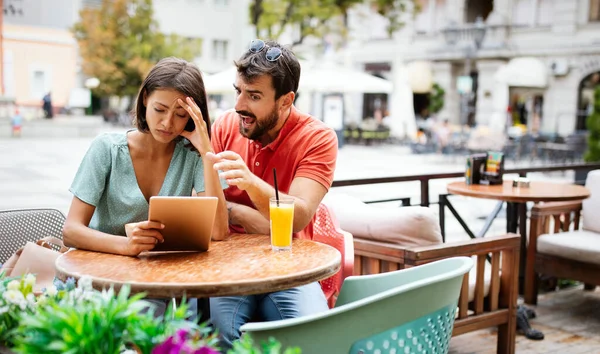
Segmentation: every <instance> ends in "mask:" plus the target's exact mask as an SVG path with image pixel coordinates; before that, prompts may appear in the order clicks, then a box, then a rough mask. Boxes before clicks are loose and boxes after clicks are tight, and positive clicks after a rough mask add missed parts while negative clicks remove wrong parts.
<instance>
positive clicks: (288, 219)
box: [269, 197, 294, 251]
mask: <svg viewBox="0 0 600 354" xmlns="http://www.w3.org/2000/svg"><path fill="white" fill-rule="evenodd" d="M269 213H270V216H271V247H272V248H273V251H288V250H291V249H292V230H293V226H294V199H292V198H279V202H277V198H275V197H272V198H271V199H269Z"/></svg>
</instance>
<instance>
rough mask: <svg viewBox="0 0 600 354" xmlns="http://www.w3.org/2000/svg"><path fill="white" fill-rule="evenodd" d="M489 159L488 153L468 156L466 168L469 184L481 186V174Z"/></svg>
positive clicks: (466, 178) (466, 177) (466, 179)
mask: <svg viewBox="0 0 600 354" xmlns="http://www.w3.org/2000/svg"><path fill="white" fill-rule="evenodd" d="M486 159H487V154H486V153H480V154H473V155H469V156H467V165H466V168H465V182H466V183H467V184H479V183H480V181H481V174H482V172H483V167H484V165H485V161H486Z"/></svg>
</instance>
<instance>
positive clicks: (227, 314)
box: [210, 282, 329, 350]
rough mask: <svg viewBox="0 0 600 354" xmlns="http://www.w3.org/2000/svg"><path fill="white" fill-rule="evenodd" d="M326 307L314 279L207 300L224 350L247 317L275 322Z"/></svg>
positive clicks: (325, 308)
mask: <svg viewBox="0 0 600 354" xmlns="http://www.w3.org/2000/svg"><path fill="white" fill-rule="evenodd" d="M328 309H329V308H328V307H327V300H326V299H325V295H324V294H323V290H321V286H320V285H319V283H318V282H315V283H311V284H308V285H303V286H300V287H297V288H292V289H287V290H282V291H278V292H274V293H267V294H259V295H248V296H227V297H215V298H211V299H210V314H211V322H212V324H213V326H214V327H215V328H216V329H218V331H219V333H220V335H221V348H222V349H224V350H228V349H229V348H231V345H232V342H233V341H235V340H236V339H238V338H240V335H241V333H240V327H241V326H242V325H243V324H245V323H247V322H249V321H250V320H251V319H259V320H261V321H276V320H282V319H286V318H295V317H301V316H306V315H310V314H314V313H318V312H323V311H327V310H328Z"/></svg>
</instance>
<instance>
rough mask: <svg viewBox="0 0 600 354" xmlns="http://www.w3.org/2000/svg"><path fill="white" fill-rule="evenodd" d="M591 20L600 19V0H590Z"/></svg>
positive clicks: (596, 20)
mask: <svg viewBox="0 0 600 354" xmlns="http://www.w3.org/2000/svg"><path fill="white" fill-rule="evenodd" d="M589 20H590V22H599V21H600V0H590V16H589Z"/></svg>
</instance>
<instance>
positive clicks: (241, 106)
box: [234, 95, 246, 111]
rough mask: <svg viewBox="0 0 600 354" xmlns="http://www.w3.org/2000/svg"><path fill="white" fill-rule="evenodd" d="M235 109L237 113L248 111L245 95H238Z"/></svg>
mask: <svg viewBox="0 0 600 354" xmlns="http://www.w3.org/2000/svg"><path fill="white" fill-rule="evenodd" d="M234 108H235V110H236V111H245V110H246V100H245V99H244V98H243V95H238V96H237V97H236V99H235V107H234Z"/></svg>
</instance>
